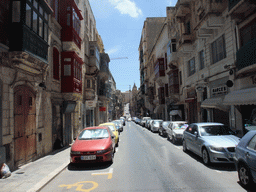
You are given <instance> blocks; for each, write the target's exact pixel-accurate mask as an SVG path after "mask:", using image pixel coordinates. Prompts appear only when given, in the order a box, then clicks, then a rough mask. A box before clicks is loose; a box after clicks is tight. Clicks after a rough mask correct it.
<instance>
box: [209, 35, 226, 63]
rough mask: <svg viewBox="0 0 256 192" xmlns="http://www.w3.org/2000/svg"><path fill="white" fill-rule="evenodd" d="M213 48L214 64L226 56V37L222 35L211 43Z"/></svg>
mask: <svg viewBox="0 0 256 192" xmlns="http://www.w3.org/2000/svg"><path fill="white" fill-rule="evenodd" d="M211 48H212V64H214V63H217V62H218V61H220V60H222V59H224V58H226V46H225V37H224V35H222V36H221V37H219V38H218V39H217V40H216V41H214V42H213V43H212V44H211Z"/></svg>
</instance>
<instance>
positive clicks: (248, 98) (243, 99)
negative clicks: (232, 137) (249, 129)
mask: <svg viewBox="0 0 256 192" xmlns="http://www.w3.org/2000/svg"><path fill="white" fill-rule="evenodd" d="M255 95H256V87H253V88H247V89H240V90H237V91H233V92H231V93H229V94H227V95H226V96H225V98H224V100H223V104H224V105H227V106H234V111H235V112H234V113H232V114H231V116H232V117H231V118H232V119H234V120H235V123H234V126H235V127H236V129H237V130H238V131H242V134H245V126H248V125H256V97H255Z"/></svg>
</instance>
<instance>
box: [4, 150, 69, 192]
mask: <svg viewBox="0 0 256 192" xmlns="http://www.w3.org/2000/svg"><path fill="white" fill-rule="evenodd" d="M69 162H70V147H66V148H64V149H62V150H59V151H55V152H53V153H51V154H50V155H47V156H45V157H42V158H40V159H38V160H36V161H34V162H31V163H28V164H26V165H24V166H22V167H20V168H19V169H17V170H16V171H14V172H12V175H11V176H10V177H8V178H6V179H0V191H4V192H9V191H11V192H25V191H27V192H34V191H38V190H40V189H41V188H42V187H43V186H45V185H46V184H47V183H48V182H49V181H51V180H52V179H53V178H54V177H55V176H56V175H58V174H59V173H60V172H61V171H62V170H64V169H65V168H66V167H67V165H68V164H69Z"/></svg>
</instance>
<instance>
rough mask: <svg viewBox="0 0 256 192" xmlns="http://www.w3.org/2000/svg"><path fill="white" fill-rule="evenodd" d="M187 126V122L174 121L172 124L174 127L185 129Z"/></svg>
mask: <svg viewBox="0 0 256 192" xmlns="http://www.w3.org/2000/svg"><path fill="white" fill-rule="evenodd" d="M187 127H188V124H186V123H175V124H173V128H174V129H186V128H187Z"/></svg>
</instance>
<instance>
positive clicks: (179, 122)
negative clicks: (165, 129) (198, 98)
mask: <svg viewBox="0 0 256 192" xmlns="http://www.w3.org/2000/svg"><path fill="white" fill-rule="evenodd" d="M171 123H188V122H187V121H171ZM193 124H194V123H193Z"/></svg>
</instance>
